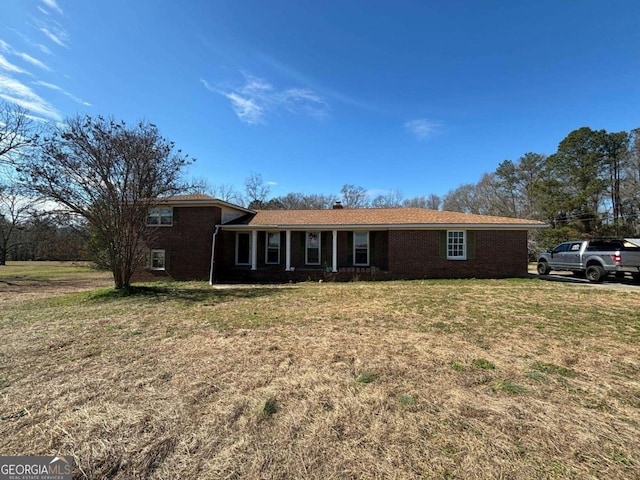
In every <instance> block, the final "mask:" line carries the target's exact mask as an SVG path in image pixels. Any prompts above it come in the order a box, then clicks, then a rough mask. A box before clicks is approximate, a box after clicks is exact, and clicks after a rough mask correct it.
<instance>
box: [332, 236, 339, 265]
mask: <svg viewBox="0 0 640 480" xmlns="http://www.w3.org/2000/svg"><path fill="white" fill-rule="evenodd" d="M331 233H332V237H333V246H332V251H331V253H332V257H333V258H332V265H331V266H332V268H331V271H332V272H333V273H336V272H337V271H338V231H337V230H334V231H333V232H331Z"/></svg>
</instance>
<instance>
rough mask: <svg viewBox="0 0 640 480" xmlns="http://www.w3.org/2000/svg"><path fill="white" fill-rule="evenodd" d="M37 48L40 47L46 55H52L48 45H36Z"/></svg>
mask: <svg viewBox="0 0 640 480" xmlns="http://www.w3.org/2000/svg"><path fill="white" fill-rule="evenodd" d="M35 46H36V47H38V48H39V49H40V51H41V52H42V53H46V54H47V55H51V49H50V48H49V47H47V46H46V45H43V44H41V43H36V45H35Z"/></svg>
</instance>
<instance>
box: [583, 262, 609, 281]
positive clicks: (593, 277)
mask: <svg viewBox="0 0 640 480" xmlns="http://www.w3.org/2000/svg"><path fill="white" fill-rule="evenodd" d="M585 273H586V277H587V280H589V281H590V282H593V283H598V282H601V281H602V279H603V278H604V277H605V276H606V275H607V272H605V271H604V268H602V267H601V266H600V265H590V266H588V267H587V271H586V272H585Z"/></svg>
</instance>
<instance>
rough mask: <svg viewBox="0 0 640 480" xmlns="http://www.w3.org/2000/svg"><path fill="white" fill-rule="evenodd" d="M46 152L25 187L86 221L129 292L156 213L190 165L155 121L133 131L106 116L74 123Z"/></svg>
mask: <svg viewBox="0 0 640 480" xmlns="http://www.w3.org/2000/svg"><path fill="white" fill-rule="evenodd" d="M39 146H40V148H39V152H38V154H37V155H35V156H34V157H33V158H32V159H31V160H30V161H28V162H24V163H23V164H22V165H21V169H22V181H23V183H25V184H26V185H29V187H30V188H31V189H32V191H34V192H37V193H38V194H40V195H42V196H43V197H45V198H47V199H49V200H51V201H53V202H55V203H56V204H58V205H59V206H60V210H62V211H66V212H69V213H72V214H75V215H78V216H80V217H83V218H85V219H86V220H87V222H88V223H89V227H90V228H91V230H92V231H93V232H94V233H95V235H97V237H98V239H99V241H100V242H101V244H102V246H103V247H104V249H105V251H106V257H107V261H108V266H109V267H110V269H111V271H112V273H113V279H114V283H115V287H116V289H122V288H127V289H128V288H130V286H131V277H132V275H133V273H134V272H135V269H136V268H137V267H138V266H139V265H140V262H141V261H142V259H143V258H144V249H143V244H144V242H143V239H144V236H145V234H148V232H147V228H146V219H147V215H148V212H149V209H150V208H152V207H153V206H154V205H155V204H156V202H157V199H158V197H162V196H166V195H172V194H175V193H178V192H179V191H181V190H182V188H183V187H182V185H181V174H182V170H183V168H184V167H185V166H186V165H187V164H188V163H189V162H190V160H189V159H188V157H187V156H185V155H183V154H182V153H181V151H180V150H177V151H175V150H174V144H173V143H172V142H169V141H167V140H166V139H165V138H163V137H162V136H161V135H160V133H159V131H158V128H157V127H156V126H155V125H153V124H151V123H144V122H140V123H138V124H137V125H135V126H134V127H128V126H127V125H125V123H124V122H119V123H116V122H115V121H114V120H112V119H106V118H103V117H97V118H91V117H89V116H86V117H75V118H72V119H69V120H67V121H66V123H65V124H64V125H62V126H61V127H56V128H55V129H54V130H53V131H52V133H51V134H50V136H48V138H44V139H43V141H41V142H40V145H39Z"/></svg>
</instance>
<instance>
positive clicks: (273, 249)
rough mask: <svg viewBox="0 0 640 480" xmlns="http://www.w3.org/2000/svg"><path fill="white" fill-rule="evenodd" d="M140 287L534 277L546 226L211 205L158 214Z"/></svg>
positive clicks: (449, 215)
mask: <svg viewBox="0 0 640 480" xmlns="http://www.w3.org/2000/svg"><path fill="white" fill-rule="evenodd" d="M148 225H149V226H150V227H152V228H151V229H150V232H152V235H151V236H150V238H149V240H148V242H147V247H148V248H149V261H148V264H147V265H146V267H145V268H144V269H143V270H142V271H140V272H139V274H138V276H137V278H138V279H148V278H151V277H170V278H173V279H180V280H183V279H209V280H210V281H212V282H229V281H235V282H287V281H290V280H292V281H300V280H308V279H314V280H317V279H330V280H351V279H354V278H359V279H362V280H369V279H419V278H464V277H476V278H499V277H522V276H526V275H527V262H528V260H527V259H528V252H527V233H528V230H530V229H535V228H542V227H544V226H545V224H543V223H542V222H538V221H534V220H523V219H517V218H506V217H494V216H486V215H471V214H465V213H458V212H445V211H440V210H427V209H423V208H394V209H385V208H368V209H346V208H342V207H341V206H340V205H339V204H336V206H334V208H333V209H331V210H259V211H253V210H249V209H247V208H243V207H240V206H238V205H233V204H231V203H228V202H224V201H222V200H219V199H216V198H213V197H209V196H206V195H186V196H176V197H170V198H167V199H164V200H162V201H161V202H159V204H158V206H157V208H155V209H153V210H152V211H151V212H150V214H149V219H148Z"/></svg>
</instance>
